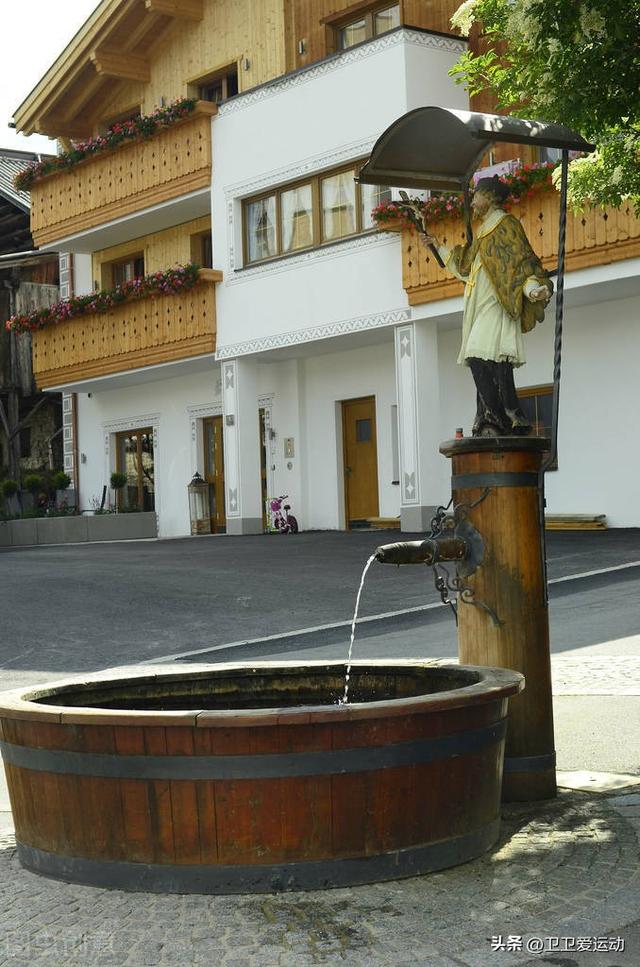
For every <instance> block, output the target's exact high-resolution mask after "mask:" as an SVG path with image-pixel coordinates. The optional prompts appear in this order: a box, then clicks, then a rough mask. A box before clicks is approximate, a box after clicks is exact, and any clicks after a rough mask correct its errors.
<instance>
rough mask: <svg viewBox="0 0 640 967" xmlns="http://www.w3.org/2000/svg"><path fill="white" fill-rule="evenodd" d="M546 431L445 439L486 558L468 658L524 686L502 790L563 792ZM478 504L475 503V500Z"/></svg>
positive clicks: (466, 622)
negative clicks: (557, 747) (505, 671)
mask: <svg viewBox="0 0 640 967" xmlns="http://www.w3.org/2000/svg"><path fill="white" fill-rule="evenodd" d="M548 448H549V441H548V440H544V439H542V438H540V437H467V438H464V439H461V440H451V441H448V442H446V443H443V444H442V445H441V447H440V452H441V453H443V454H445V456H447V457H450V458H451V460H452V491H453V498H454V504H455V505H456V506H459V505H461V504H466V505H468V506H469V508H470V509H469V511H468V519H469V521H470V522H471V523H472V524H473V526H474V527H475V528H476V529H477V530H478V531H479V533H480V534H481V535H482V538H483V540H484V544H485V552H484V559H483V561H482V564H481V565H480V566H479V567H478V569H477V571H476V572H475V574H473V575H472V576H471V577H470V578H468V579H467V581H466V583H467V584H468V585H469V586H470V587H472V588H473V593H474V599H475V601H476V602H483V603H484V604H486V605H487V606H488V607H489V608H490V609H491V610H492V611H493V612H494V614H495V615H496V617H497V619H498V622H499V623H498V624H496V622H495V620H494V618H493V617H492V616H491V615H490V614H489V612H488V611H486V610H485V609H484V608H482V607H481V606H480V605H479V604H477V605H475V606H474V605H472V604H465V603H462V602H460V603H459V606H458V647H459V655H460V662H461V663H463V664H467V665H491V666H497V667H502V668H512V669H515V670H516V671H519V672H521V673H522V674H523V675H524V676H525V680H526V684H525V690H524V692H522V694H520V695H519V696H517V697H515V698H513V699H512V700H511V703H510V706H509V725H508V731H507V744H506V749H505V771H504V781H503V798H504V799H505V800H507V801H523V800H534V799H549V798H552V797H553V796H555V795H556V774H555V752H554V738H553V709H552V700H551V699H552V696H551V662H550V655H549V609H548V604H547V600H546V568H545V563H544V546H543V545H544V531H543V529H542V527H541V514H542V513H543V511H542V508H541V502H540V491H539V481H540V476H539V473H540V465H541V462H542V457H543V451H544V450H545V449H548ZM473 505H475V506H473Z"/></svg>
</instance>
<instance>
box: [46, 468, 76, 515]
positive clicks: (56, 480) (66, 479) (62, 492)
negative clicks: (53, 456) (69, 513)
mask: <svg viewBox="0 0 640 967" xmlns="http://www.w3.org/2000/svg"><path fill="white" fill-rule="evenodd" d="M70 486H71V477H70V476H69V474H68V473H65V472H64V470H58V471H56V473H54V474H52V475H51V490H52V491H53V496H54V497H55V502H56V506H57V507H60V508H61V509H66V508H67V504H68V497H69V495H68V494H67V490H68V488H69V487H70Z"/></svg>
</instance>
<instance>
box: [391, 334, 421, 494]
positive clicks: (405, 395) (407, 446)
mask: <svg viewBox="0 0 640 967" xmlns="http://www.w3.org/2000/svg"><path fill="white" fill-rule="evenodd" d="M414 336H415V333H414V325H413V323H411V324H410V325H408V326H398V327H397V329H396V331H395V350H396V353H395V355H396V383H397V389H398V427H399V444H400V483H401V503H402V505H403V506H407V505H409V506H410V505H413V504H416V505H418V504H420V480H419V473H418V414H417V409H416V406H417V404H416V397H417V379H418V374H417V372H416V360H415V353H414V351H413V348H414Z"/></svg>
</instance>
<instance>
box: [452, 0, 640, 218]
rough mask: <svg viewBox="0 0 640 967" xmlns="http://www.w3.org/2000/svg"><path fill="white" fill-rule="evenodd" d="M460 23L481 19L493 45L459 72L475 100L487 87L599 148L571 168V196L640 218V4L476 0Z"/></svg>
mask: <svg viewBox="0 0 640 967" xmlns="http://www.w3.org/2000/svg"><path fill="white" fill-rule="evenodd" d="M451 22H452V24H453V26H454V27H457V28H458V29H459V30H460V31H461V32H463V33H468V32H469V30H470V29H471V26H472V25H473V23H474V22H477V23H479V24H480V27H481V30H482V32H483V33H484V35H485V36H486V38H487V40H488V42H489V49H488V50H487V52H486V53H484V54H474V53H472V52H468V53H466V54H463V55H462V57H461V58H460V60H459V61H458V63H457V64H456V66H455V67H454V68H453V69H452V71H451V73H452V74H453V75H454V77H455V78H456V80H457V81H458V82H459V83H463V84H465V85H466V87H467V88H468V90H469V92H470V93H471V94H476V93H479V92H481V91H485V90H487V89H489V90H491V91H492V92H493V93H494V94H495V95H496V96H497V99H498V105H499V108H500V109H501V110H508V111H509V112H510V113H512V114H516V115H519V116H520V117H535V118H540V119H541V120H547V121H557V122H561V123H563V124H566V125H568V126H569V127H570V128H573V129H574V130H576V131H578V132H579V133H580V134H582V135H583V137H585V138H586V139H587V140H588V141H590V142H592V143H595V144H596V145H597V151H596V152H595V153H594V154H593V155H590V156H589V157H588V158H585V159H578V160H577V161H574V162H573V163H572V164H571V167H570V177H569V197H570V200H571V202H572V203H573V205H574V207H578V208H579V207H581V206H583V205H584V204H586V203H588V202H592V203H596V204H601V205H605V204H607V205H613V206H616V207H618V206H620V205H621V204H622V203H623V202H625V201H626V200H628V199H631V201H632V203H633V204H634V206H635V210H636V213H638V214H640V98H639V97H638V91H639V90H640V48H639V47H638V44H637V42H636V41H637V37H638V35H639V34H640V2H638V0H585V2H584V3H576V2H575V0H516V2H513V0H467V2H466V3H463V4H462V6H461V7H459V8H458V10H457V11H456V13H455V14H454V16H453V18H452V21H451Z"/></svg>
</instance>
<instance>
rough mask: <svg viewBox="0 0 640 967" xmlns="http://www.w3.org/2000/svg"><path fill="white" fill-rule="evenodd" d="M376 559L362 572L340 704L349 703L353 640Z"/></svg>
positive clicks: (368, 563)
mask: <svg viewBox="0 0 640 967" xmlns="http://www.w3.org/2000/svg"><path fill="white" fill-rule="evenodd" d="M375 559H376V555H375V554H372V555H371V557H370V558H369V560H368V561H367V563H366V564H365V566H364V570H363V572H362V577H361V578H360V587H359V588H358V594H357V595H356V606H355V610H354V612H353V621H352V622H351V640H350V641H349V653H348V655H347V670H346V672H345V676H344V693H343V695H342V698H340V699H338V704H339V705H347V704H348V702H349V678H350V677H351V655H352V653H353V640H354V638H355V636H356V622H357V620H358V610H359V608H360V595H361V594H362V589H363V587H364V580H365V578H366V576H367V571H368V570H369V568H370V567H371V565H372V564H373V562H374V561H375Z"/></svg>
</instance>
